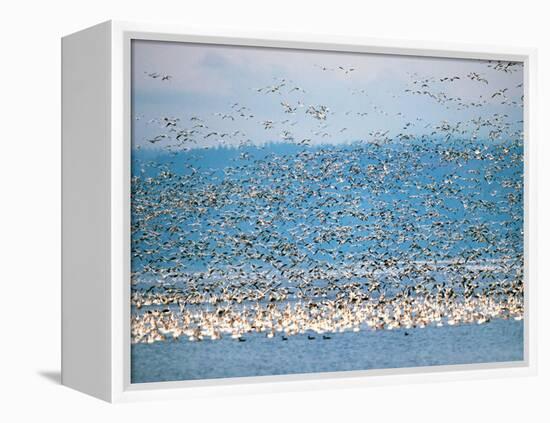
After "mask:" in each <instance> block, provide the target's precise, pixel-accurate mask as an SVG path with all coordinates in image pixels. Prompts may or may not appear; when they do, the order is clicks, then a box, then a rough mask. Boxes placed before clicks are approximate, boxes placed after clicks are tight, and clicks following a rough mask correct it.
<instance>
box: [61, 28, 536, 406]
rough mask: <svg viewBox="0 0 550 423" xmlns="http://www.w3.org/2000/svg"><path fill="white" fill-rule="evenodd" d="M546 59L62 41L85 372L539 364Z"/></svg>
mask: <svg viewBox="0 0 550 423" xmlns="http://www.w3.org/2000/svg"><path fill="white" fill-rule="evenodd" d="M533 60H534V53H533V52H531V51H523V50H521V51H516V50H515V49H497V48H481V47H471V46H467V47H457V46H426V45H425V44H422V45H420V44H418V45H416V44H414V43H408V42H388V41H372V40H353V39H347V40H338V39H323V37H306V36H303V35H302V36H283V35H280V34H278V35H276V36H274V35H270V34H264V35H263V36H260V37H253V36H250V35H248V36H243V35H235V34H217V33H215V32H209V33H202V32H200V31H192V32H186V33H182V32H181V30H178V29H170V28H162V27H160V28H159V27H154V26H149V25H137V24H126V23H112V22H110V23H105V24H101V25H99V26H96V27H93V28H90V29H88V30H84V31H82V32H79V33H76V34H73V35H70V36H68V37H65V38H64V39H63V363H62V364H63V383H64V384H66V385H68V386H71V387H74V388H76V389H80V390H82V391H84V392H87V393H90V394H92V395H96V396H98V397H100V398H103V399H106V400H110V401H115V400H126V399H140V398H148V397H149V398H153V397H155V398H157V397H167V396H178V395H185V396H188V395H196V394H200V395H203V394H209V393H211V392H226V391H230V392H238V391H244V392H246V391H249V390H254V391H258V390H279V389H289V388H291V389H304V388H306V389H308V388H311V387H313V386H315V387H323V386H331V387H333V386H350V385H351V384H369V383H370V384H373V383H388V382H392V381H393V382H395V381H397V382H400V381H403V380H405V379H407V380H413V381H414V380H438V379H442V378H449V377H455V378H469V377H472V376H483V377H490V376H502V375H522V374H528V373H530V372H533V371H534V369H535V361H534V360H535V348H534V336H533V334H534V320H533V318H534V300H533V298H535V297H534V289H535V285H534V278H533V257H532V255H531V254H530V248H529V246H530V245H531V243H532V242H533V238H532V237H533V231H532V224H533V218H534V211H535V210H534V199H533V183H534V182H533V180H532V178H531V176H532V172H533V167H532V162H530V160H529V157H530V156H531V154H532V148H533V143H532V134H531V131H532V130H531V128H532V110H531V107H532V100H531V99H532V93H533V86H532V84H533V72H534V70H533Z"/></svg>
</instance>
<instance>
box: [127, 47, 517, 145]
mask: <svg viewBox="0 0 550 423" xmlns="http://www.w3.org/2000/svg"><path fill="white" fill-rule="evenodd" d="M132 60H133V66H132V71H133V76H132V94H133V118H134V119H133V142H134V146H140V147H142V148H164V147H166V146H167V145H170V144H172V145H173V144H175V142H176V140H175V136H176V135H177V134H178V131H180V132H181V131H183V130H186V129H187V130H188V131H191V130H194V131H195V132H193V133H192V135H191V136H190V138H191V139H192V140H191V141H190V142H186V143H185V144H184V146H185V147H186V148H204V147H215V146H236V145H240V144H241V143H242V142H243V141H246V142H248V143H251V144H263V143H266V142H270V141H279V140H282V139H283V138H285V137H287V138H289V139H291V140H294V141H296V142H297V141H300V140H303V139H306V140H308V141H307V142H308V143H309V144H313V145H314V144H326V143H335V144H336V143H345V142H353V141H357V140H370V139H373V138H376V137H377V136H379V135H377V133H378V134H380V133H385V132H386V131H389V132H388V133H387V135H388V136H389V137H395V136H397V135H398V134H405V135H412V136H418V135H422V134H430V133H432V132H433V131H434V130H436V129H437V128H439V127H441V125H442V123H443V122H448V123H449V124H450V125H456V124H457V123H459V122H460V123H459V125H460V128H461V129H463V130H466V132H465V136H469V134H470V132H468V131H470V130H471V126H472V125H471V123H468V122H470V121H471V120H472V119H477V118H482V119H494V118H495V114H497V115H498V116H499V119H500V121H501V122H509V123H510V124H511V125H512V127H513V128H516V129H517V128H520V127H521V123H520V122H518V121H520V120H521V119H522V114H523V108H522V105H521V96H522V94H523V87H522V86H521V83H522V82H523V71H522V68H521V66H516V67H513V68H511V69H513V71H511V72H503V71H502V70H496V69H493V67H492V66H493V65H494V64H490V63H487V62H485V61H478V60H457V59H441V58H425V57H413V56H392V55H373V54H350V53H337V52H321V51H305V50H283V49H271V48H251V47H233V46H219V45H201V44H187V43H172V42H157V41H134V42H133V47H132ZM340 67H341V68H343V69H341V68H340ZM351 68H353V70H350V69H351ZM346 70H347V72H346ZM153 73H156V74H158V75H160V76H161V77H158V78H152V77H151V76H149V74H153ZM472 73H475V74H476V75H477V76H476V77H474V78H473V79H472V78H470V77H468V75H472ZM163 75H170V78H169V79H168V80H162V76H163ZM453 76H458V77H459V79H455V80H453V81H450V80H449V79H446V80H445V79H444V78H451V77H453ZM442 80H443V81H442ZM415 81H416V83H415ZM423 81H424V82H426V84H425V85H424V86H422V85H423ZM485 81H487V82H485ZM283 82H284V84H285V85H284V86H282V87H281V88H280V89H279V90H277V91H276V92H275V93H271V92H266V91H268V90H267V87H274V86H278V85H280V84H281V83H283ZM296 87H298V88H299V90H298V89H295V88H296ZM260 88H264V89H263V90H262V91H261V92H258V91H257V90H258V89H260ZM293 89H294V90H293ZM406 90H410V91H406ZM418 90H420V91H425V92H429V93H430V94H432V95H434V96H438V97H439V98H443V96H445V97H446V98H453V99H454V100H446V101H441V102H438V101H436V100H435V99H434V98H432V97H429V96H428V95H426V94H425V93H424V94H420V95H417V94H412V93H411V92H414V91H418ZM502 90H504V91H503V95H501V94H497V95H496V96H493V94H495V93H497V92H502ZM458 98H460V100H458ZM502 101H505V102H506V104H501V103H502ZM235 103H237V104H238V105H237V106H235ZM283 103H284V104H286V105H288V106H290V108H291V109H293V111H292V112H291V113H288V111H289V109H288V107H286V106H285V105H283ZM462 103H467V104H469V105H470V106H469V107H464V106H462V105H461V104H462ZM471 103H478V104H479V105H478V106H472V105H471ZM243 106H245V107H246V109H241V107H243ZM310 106H313V108H314V109H315V110H319V109H320V107H321V106H325V107H327V108H328V113H327V116H326V119H321V120H320V119H316V118H315V117H314V116H313V114H311V113H307V110H308V109H309V108H310ZM285 108H286V112H285ZM239 109H241V113H243V114H245V117H242V116H240V114H239V113H238V112H237V111H238V110H239ZM294 109H295V110H294ZM310 110H311V109H310ZM250 115H253V117H250ZM194 116H195V117H199V118H200V119H201V120H202V125H205V127H204V128H197V127H195V128H194V125H196V124H197V123H198V122H199V121H197V120H193V121H192V120H191V118H192V117H194ZM224 116H225V118H224ZM229 116H231V117H229ZM164 118H168V119H179V120H178V121H177V123H176V126H174V127H166V125H165V122H166V121H164V120H163V119H164ZM266 121H273V124H272V125H271V126H270V127H269V128H268V129H265V125H264V122H266ZM236 131H239V132H238V133H236ZM209 133H215V134H213V135H211V136H209V137H206V136H207V135H208V134H209ZM235 133H236V135H233V134H235ZM222 134H226V135H222ZM158 135H165V137H164V138H162V139H161V141H159V142H155V143H151V142H149V141H148V140H150V139H152V138H154V137H156V136H158Z"/></svg>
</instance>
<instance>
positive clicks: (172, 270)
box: [131, 139, 523, 383]
mask: <svg viewBox="0 0 550 423" xmlns="http://www.w3.org/2000/svg"><path fill="white" fill-rule="evenodd" d="M478 152H481V153H478ZM522 155H523V150H522V143H521V142H520V141H518V140H507V141H503V142H498V143H496V142H489V141H476V142H470V141H463V140H445V142H443V141H442V140H439V139H432V140H417V141H415V142H411V143H408V144H399V143H390V144H388V145H382V146H379V145H371V144H351V145H333V146H316V147H304V146H295V145H288V144H284V143H274V144H272V145H267V146H264V147H261V148H260V147H243V148H219V149H213V150H204V149H197V150H191V151H187V152H179V153H178V154H169V153H166V152H155V151H141V152H137V151H136V152H134V153H133V162H132V165H133V166H132V176H133V178H134V179H133V184H132V190H133V193H132V207H133V210H132V212H133V215H132V225H133V230H132V254H133V260H132V271H133V280H132V282H133V290H134V291H136V292H138V291H144V290H146V289H147V288H148V287H150V286H151V285H153V286H159V285H164V286H177V287H178V288H179V289H181V290H182V291H183V292H185V293H186V292H189V291H192V290H194V289H196V288H197V286H200V287H201V289H203V288H204V287H207V288H208V287H211V286H210V284H211V283H212V281H213V280H214V279H215V281H216V283H217V285H216V287H215V288H212V290H211V291H210V292H213V291H214V290H216V289H220V290H221V289H222V288H226V287H227V284H229V283H230V282H231V283H233V282H234V283H237V284H238V283H241V282H243V283H244V284H245V285H246V284H248V285H247V286H246V289H255V288H253V287H251V284H253V282H255V281H258V280H260V281H262V283H264V282H265V281H266V280H267V281H268V282H269V284H274V285H276V284H281V285H282V286H289V287H292V286H293V285H296V284H297V283H300V282H301V281H302V280H301V279H300V277H299V274H300V272H302V271H303V272H305V273H304V274H307V275H308V276H309V277H310V279H309V280H308V283H311V286H315V287H324V286H325V285H326V282H327V281H326V280H323V279H322V278H321V277H319V276H315V275H316V273H315V270H316V269H318V268H323V269H326V268H330V266H334V267H336V268H337V269H338V270H345V269H348V270H349V269H354V266H356V265H358V264H362V263H366V262H370V263H374V264H375V265H376V264H377V263H384V262H385V261H386V260H388V259H395V260H397V261H400V262H402V263H407V266H409V268H408V270H411V269H412V268H414V272H410V273H409V274H408V275H409V276H406V277H402V278H398V277H395V278H394V280H393V281H392V282H393V283H394V284H393V285H392V284H391V283H388V288H387V289H386V293H388V294H394V293H396V292H398V291H399V290H402V289H403V288H404V287H405V286H407V285H414V284H417V283H419V282H421V283H422V284H424V285H425V286H426V287H427V288H428V289H430V290H432V292H434V289H435V288H434V287H435V285H436V284H440V285H441V286H446V287H450V286H452V287H453V288H454V290H455V291H454V292H455V293H456V294H457V295H458V296H459V297H460V296H461V295H462V294H463V293H464V288H463V287H461V285H460V282H461V281H462V276H463V275H468V278H470V280H471V281H472V282H474V283H475V284H474V285H475V287H474V288H473V291H472V292H475V293H476V294H480V295H481V294H482V293H483V290H484V289H486V288H487V287H488V285H489V284H492V283H493V284H494V283H495V281H496V282H499V283H500V282H502V283H507V284H509V285H511V284H515V285H521V283H522V282H521V278H522V272H523V232H522V227H523V197H522V191H523V161H522ZM266 222H267V223H266ZM335 227H337V228H339V232H331V228H335ZM475 231H479V232H475ZM297 257H298V258H300V260H298V259H297ZM458 259H459V260H461V262H460V264H459V265H446V264H445V262H446V261H447V262H448V261H449V260H458ZM423 261H426V262H432V263H433V262H439V263H442V267H443V268H442V269H441V270H440V271H438V272H432V273H431V274H430V272H428V271H423V270H422V269H421V268H420V267H419V266H421V264H418V263H422V262H423ZM494 262H498V263H500V264H501V265H502V266H501V267H500V268H499V269H498V270H488V271H476V270H472V267H471V265H472V264H484V263H485V264H487V263H494ZM411 263H412V264H411ZM399 266H401V265H399ZM399 266H398V265H395V264H393V265H388V268H391V270H392V271H394V272H397V273H398V272H400V271H401V270H403V269H402V268H401V267H399ZM411 266H412V267H411ZM415 266H416V267H415ZM209 270H210V271H211V275H212V278H211V277H210V276H205V275H204V273H206V272H207V271H209ZM201 272H202V273H201ZM373 274H374V273H371V275H370V276H369V277H366V276H361V275H354V276H352V277H342V278H341V279H339V280H337V281H336V282H337V283H349V282H357V283H359V284H361V285H362V286H363V288H365V289H366V287H368V286H369V284H370V283H371V282H372V279H373ZM296 275H298V276H296ZM228 276H231V278H229V277H228ZM325 277H326V275H325ZM376 277H378V278H379V279H380V280H381V281H383V282H384V281H386V279H387V277H386V276H385V275H380V274H376ZM293 278H294V279H293ZM396 281H397V282H398V285H397V286H395V282H396ZM245 285H243V286H245ZM263 288H265V287H263ZM263 288H261V289H263ZM505 289H508V288H505ZM153 292H154V291H153ZM377 295H379V294H378V293H373V294H372V296H373V297H375V298H376V296H377ZM497 295H499V297H498V299H499V300H502V298H504V296H503V295H504V294H502V292H500V293H498V294H497ZM506 295H508V294H506ZM514 295H521V294H518V293H515V294H514ZM333 296H334V292H328V294H327V296H326V297H325V298H333ZM312 299H313V300H316V299H314V298H312ZM459 299H460V298H459ZM294 300H295V298H292V299H290V300H289V301H294ZM230 305H231V304H230ZM166 307H168V308H170V309H172V310H176V309H177V306H175V305H171V306H166ZM166 307H164V306H163V307H162V308H166ZM193 307H195V308H198V309H200V307H204V308H205V309H209V310H210V311H211V310H212V309H213V307H212V306H210V305H209V304H206V303H205V304H203V305H202V306H201V305H198V306H196V305H194V306H192V307H190V308H193ZM153 308H157V309H158V308H159V307H153ZM145 309H146V308H144V309H142V310H141V312H143V311H144V310H145ZM133 313H139V311H137V310H136V309H133ZM405 332H406V333H407V335H405ZM330 337H331V339H323V338H322V336H320V335H316V338H315V339H312V340H310V339H308V337H307V335H305V334H300V335H296V336H290V337H289V339H288V340H286V341H283V340H282V339H281V338H280V336H279V337H278V338H277V337H275V338H273V339H268V338H266V337H265V333H264V334H258V333H254V334H252V333H247V334H244V338H245V339H246V341H245V342H238V341H235V340H233V339H231V338H230V337H229V336H225V337H224V338H223V339H221V340H218V341H211V340H204V341H201V342H191V341H189V340H187V338H186V337H182V338H180V339H179V340H178V341H173V340H170V339H169V340H167V341H163V342H156V343H154V344H145V343H140V344H135V345H133V346H132V373H131V374H132V382H133V383H141V382H155V381H171V380H190V379H209V378H227V377H242V376H261V375H281V374H296V373H312V372H331V371H350V370H369V369H387V368H405V367H417V366H437V365H453V364H473V363H494V362H507V361H519V360H522V359H523V322H522V321H515V320H501V319H494V320H492V321H491V322H489V323H486V324H482V325H477V324H472V325H460V326H443V327H432V326H430V327H427V328H423V329H420V328H417V329H406V330H405V329H397V330H378V331H370V330H362V331H360V332H344V333H332V334H330Z"/></svg>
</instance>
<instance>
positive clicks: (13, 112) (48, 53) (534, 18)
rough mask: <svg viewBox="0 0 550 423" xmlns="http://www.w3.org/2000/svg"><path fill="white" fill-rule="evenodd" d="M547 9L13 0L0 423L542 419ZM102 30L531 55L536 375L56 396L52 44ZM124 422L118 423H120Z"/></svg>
mask: <svg viewBox="0 0 550 423" xmlns="http://www.w3.org/2000/svg"><path fill="white" fill-rule="evenodd" d="M545 3H546V2H543V1H529V0H524V1H522V2H518V1H506V0H500V1H495V2H491V1H485V2H484V1H479V0H474V1H472V0H458V1H453V2H451V1H448V2H444V1H441V0H434V1H422V0H416V1H410V0H403V1H390V0H386V1H376V2H371V3H369V2H366V1H364V0H363V1H361V0H359V1H356V2H353V1H347V0H338V1H331V2H323V1H321V0H316V1H311V2H310V1H304V0H302V1H298V0H271V1H261V0H255V1H254V0H251V1H246V0H230V1H223V0H220V1H214V0H200V1H193V2H191V1H186V0H177V1H167V0H154V1H151V0H149V1H143V0H119V1H113V0H110V1H109V0H94V1H75V0H72V1H56V0H50V1H39V0H36V1H30V0H20V1H17V2H15V1H10V2H4V3H3V5H2V13H1V17H0V19H1V23H0V32H1V37H0V43H1V50H0V58H1V59H0V63H1V64H0V84H1V89H0V108H1V110H0V122H2V125H1V135H0V143H1V146H2V147H1V153H0V158H1V164H0V181H1V185H0V186H1V191H0V198H1V203H0V217H1V222H2V224H1V228H2V230H1V232H0V248H1V250H2V251H1V255H0V265H1V268H2V270H1V273H0V275H1V277H0V281H1V285H0V325H1V329H0V337H1V342H0V387H1V388H0V389H1V390H2V395H1V400H0V404H2V405H1V406H0V419H1V420H3V421H6V422H12V421H23V420H25V421H62V422H65V421H67V422H74V421H93V422H97V421H100V422H110V421H136V422H137V421H148V422H151V421H157V420H158V419H162V420H167V419H170V420H172V419H174V420H175V421H177V420H176V419H179V420H180V421H193V420H199V421H210V420H212V421H214V420H216V421H262V422H270V421H277V422H281V421H299V420H301V421H306V422H309V421H339V422H344V421H351V420H353V421H369V420H370V421H389V422H392V421H399V420H406V421H407V422H417V421H418V422H420V421H422V422H431V421H438V422H445V423H450V422H455V421H456V422H464V421H468V422H478V421H498V422H512V421H515V422H517V421H525V422H538V421H549V420H548V418H549V417H550V411H549V409H548V400H549V394H548V392H550V369H549V361H550V359H549V354H550V349H549V336H548V334H549V333H550V330H549V326H548V325H549V324H550V321H549V313H548V311H547V308H545V304H547V303H548V302H550V297H548V296H549V295H550V291H549V290H548V289H547V284H548V280H547V277H548V272H547V271H546V269H547V266H546V262H547V261H548V254H549V248H548V245H547V244H546V242H545V241H546V237H547V236H548V219H547V218H546V216H547V215H548V212H549V211H550V210H549V204H548V195H547V193H548V188H547V187H548V185H547V183H548V182H547V181H550V175H549V173H550V172H549V167H550V166H548V165H547V163H546V162H547V159H549V157H548V146H547V145H548V142H550V140H549V139H547V137H546V134H547V131H545V130H544V129H545V126H544V123H545V122H546V121H547V120H548V118H547V117H548V115H549V114H550V107H549V104H550V87H549V80H548V74H549V72H550V43H548V39H550V37H549V35H550V31H549V26H550V24H549V23H548V18H549V16H550V13H549V10H548V9H549V8H548V7H547V6H546V4H545ZM108 19H121V20H135V21H151V22H157V23H162V22H171V23H180V24H183V25H189V26H206V27H227V28H239V29H246V30H254V29H262V30H272V31H291V32H312V33H321V34H322V33H326V34H337V35H354V36H370V37H375V38H384V37H385V38H397V39H417V40H438V41H455V42H471V43H482V44H501V45H514V46H528V47H537V48H538V49H539V85H538V86H539V96H538V99H539V101H538V104H539V107H538V116H539V119H540V123H539V125H538V163H539V188H540V191H539V202H538V203H539V213H538V214H539V222H538V223H539V225H538V228H536V229H535V230H537V231H538V233H539V238H538V239H539V248H538V256H539V259H540V266H539V280H538V283H539V294H540V295H539V297H540V298H539V322H538V323H539V324H538V326H539V342H538V344H539V357H540V363H539V364H540V365H539V375H538V376H537V377H532V378H522V379H501V380H485V381H474V382H448V383H439V384H423V385H408V386H407V385H405V386H397V387H395V386H388V387H384V388H365V389H353V390H339V391H323V392H309V393H308V392H306V393H288V394H277V395H265V396H264V395H257V396H254V397H229V398H228V397H225V398H217V399H210V400H195V401H193V402H171V403H145V404H130V405H116V406H110V405H108V404H106V403H102V402H100V401H98V400H95V399H93V398H90V397H87V396H85V395H83V394H79V393H77V392H73V391H71V390H69V389H67V388H65V387H62V386H60V385H59V368H60V364H59V363H60V330H59V327H60V312H59V310H60V264H59V263H60V37H61V36H62V35H65V34H68V33H71V32H74V31H77V30H79V29H82V28H84V27H87V26H90V25H93V24H96V23H98V22H101V21H104V20H108ZM31 419H32V420H31ZM122 419H125V420H122Z"/></svg>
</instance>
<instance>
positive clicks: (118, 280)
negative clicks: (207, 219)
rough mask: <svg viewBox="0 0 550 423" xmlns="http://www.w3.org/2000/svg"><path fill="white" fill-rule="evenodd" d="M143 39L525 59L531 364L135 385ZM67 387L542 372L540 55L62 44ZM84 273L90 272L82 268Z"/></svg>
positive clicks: (266, 386) (153, 31)
mask: <svg viewBox="0 0 550 423" xmlns="http://www.w3.org/2000/svg"><path fill="white" fill-rule="evenodd" d="M132 39H145V40H159V41H162V40H164V41H182V42H193V43H209V44H225V45H239V46H263V47H278V48H299V49H313V50H331V51H347V52H364V53H382V54H399V55H414V56H431V57H447V58H470V59H488V60H509V61H521V62H523V63H524V89H525V100H524V101H525V103H524V104H525V105H524V128H525V144H524V146H525V150H524V163H525V164H524V175H525V176H524V177H525V181H524V182H525V184H524V185H525V197H524V198H525V228H524V230H525V245H524V251H525V280H524V283H525V320H524V322H525V331H524V334H525V336H524V339H525V345H524V352H525V353H524V360H523V361H522V362H513V363H495V364H483V365H477V364H476V365H453V366H436V367H421V368H410V369H391V370H366V371H353V372H334V373H315V374H307V375H285V376H261V377H246V378H232V379H212V380H199V381H180V382H159V383H143V384H131V383H130V334H129V331H130V323H129V320H130V225H129V221H130V217H129V215H130V195H129V192H130V130H131V121H130V43H131V40H132ZM62 71H63V76H62V100H63V107H62V118H63V122H62V137H63V139H62V162H63V165H62V166H63V168H62V383H63V384H64V385H66V386H68V387H71V388H74V389H77V390H79V391H82V392H85V393H87V394H90V395H93V396H95V397H98V398H101V399H103V400H106V401H110V402H120V401H136V400H146V399H164V398H189V397H192V396H207V395H214V394H237V393H260V392H263V393H265V392H279V391H294V390H313V389H327V388H331V389H333V388H339V387H342V388H349V387H353V386H366V385H369V386H375V385H387V384H401V383H419V382H420V383H424V382H437V381H442V380H470V379H478V378H492V377H510V376H527V375H533V374H535V373H536V368H537V357H536V298H537V293H536V291H537V287H536V274H535V269H536V255H535V245H536V239H535V237H536V231H535V230H534V228H536V169H535V167H534V166H535V161H534V160H533V157H534V155H535V154H536V153H535V148H536V145H535V144H536V140H535V138H534V136H535V134H534V125H533V120H534V119H535V112H536V110H535V105H536V100H535V98H536V87H535V83H536V51H535V50H532V49H525V48H511V47H510V48H508V47H496V46H479V45H460V44H446V43H432V42H419V41H394V40H379V39H363V38H350V37H337V36H321V35H305V34H280V33H276V34H273V33H260V32H257V33H252V34H251V33H236V32H229V31H218V30H207V29H188V28H184V27H179V26H162V25H153V24H137V23H126V22H114V21H113V22H106V23H102V24H100V25H97V26H94V27H92V28H89V29H85V30H83V31H80V32H77V33H75V34H71V35H68V36H66V37H64V38H63V40H62ZM83 269H85V270H83Z"/></svg>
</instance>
